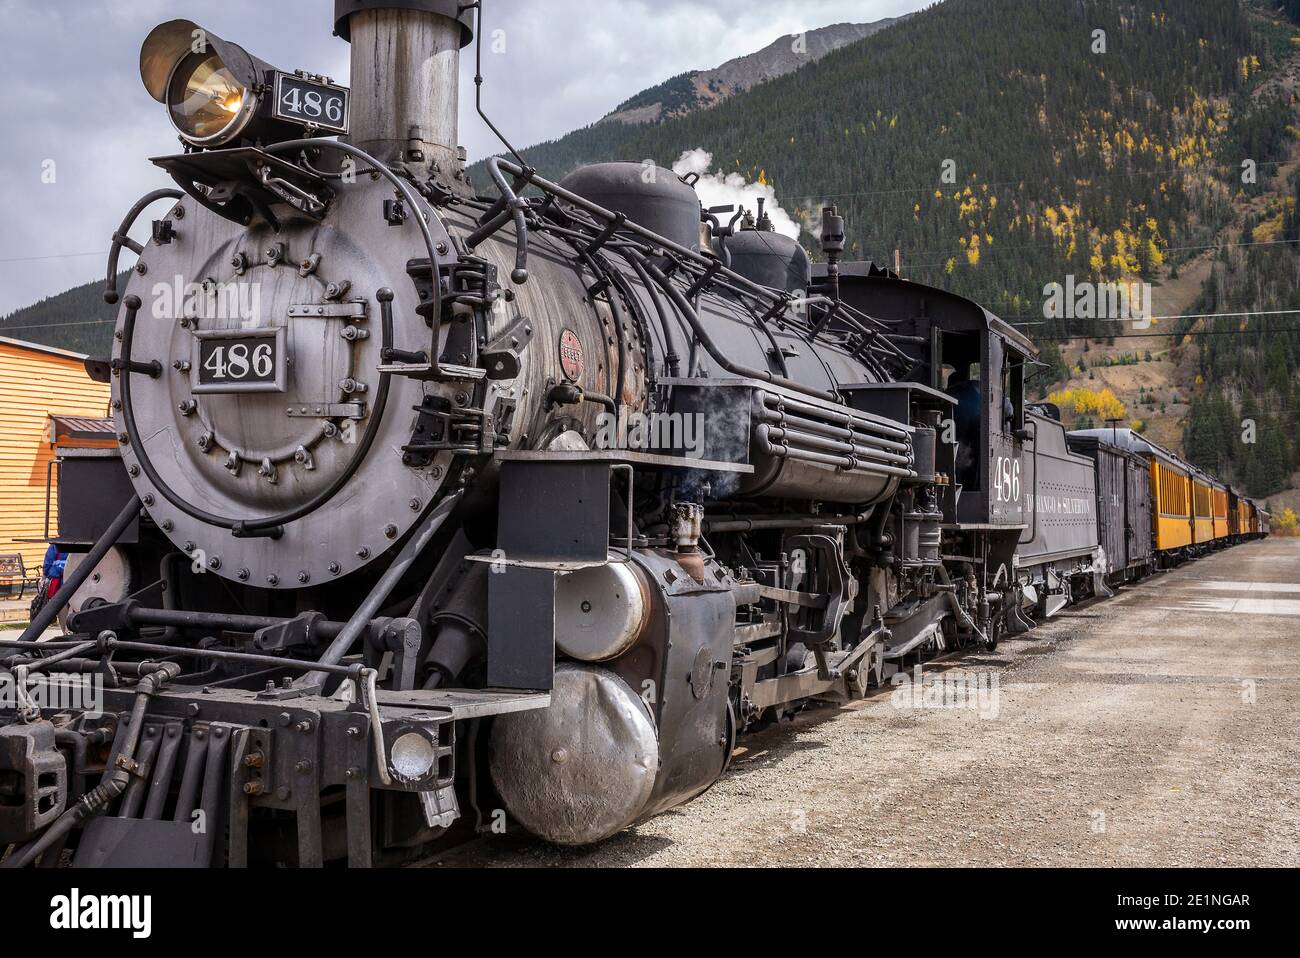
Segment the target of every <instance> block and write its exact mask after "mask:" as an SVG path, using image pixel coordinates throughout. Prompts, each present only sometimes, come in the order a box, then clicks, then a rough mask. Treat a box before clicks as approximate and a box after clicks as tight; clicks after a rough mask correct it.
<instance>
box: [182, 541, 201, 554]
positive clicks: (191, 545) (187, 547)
mask: <svg viewBox="0 0 1300 958" xmlns="http://www.w3.org/2000/svg"><path fill="white" fill-rule="evenodd" d="M196 548H197V546H195V545H194V543H193V542H192V541H190V540H188V539H187V540H186V541H185V545H183V546H181V551H182V552H184V553H185V554H186V555H189V554H190V553H191V552H193V551H194V550H195V549H196Z"/></svg>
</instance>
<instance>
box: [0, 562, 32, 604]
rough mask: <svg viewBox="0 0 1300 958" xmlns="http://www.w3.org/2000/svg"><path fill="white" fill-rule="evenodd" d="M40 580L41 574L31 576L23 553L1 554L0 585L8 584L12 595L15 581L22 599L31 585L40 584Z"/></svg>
mask: <svg viewBox="0 0 1300 958" xmlns="http://www.w3.org/2000/svg"><path fill="white" fill-rule="evenodd" d="M40 581H41V577H40V576H39V575H36V576H31V575H28V574H27V568H26V566H24V565H23V557H22V554H21V553H17V552H15V553H13V554H12V555H0V585H7V586H8V588H9V594H10V595H13V591H14V583H17V584H18V598H20V599H21V598H22V597H23V593H24V592H26V591H27V587H28V586H29V585H30V586H35V585H38V584H39V583H40Z"/></svg>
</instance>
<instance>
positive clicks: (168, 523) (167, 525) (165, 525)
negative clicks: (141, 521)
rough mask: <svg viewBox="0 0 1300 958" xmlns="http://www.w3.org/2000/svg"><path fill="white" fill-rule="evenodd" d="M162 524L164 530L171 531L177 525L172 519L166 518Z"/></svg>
mask: <svg viewBox="0 0 1300 958" xmlns="http://www.w3.org/2000/svg"><path fill="white" fill-rule="evenodd" d="M160 525H162V530H163V532H171V531H172V527H173V526H175V525H176V523H174V522H172V521H171V520H170V519H164V520H163V521H162V522H161V523H160Z"/></svg>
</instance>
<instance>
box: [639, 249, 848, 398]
mask: <svg viewBox="0 0 1300 958" xmlns="http://www.w3.org/2000/svg"><path fill="white" fill-rule="evenodd" d="M628 225H629V226H631V225H633V224H628ZM665 242H667V241H666V240H665ZM641 266H642V268H643V269H644V270H645V271H646V273H647V274H648V275H649V276H650V278H651V279H653V280H654V281H655V283H657V284H658V285H659V286H660V288H662V289H663V291H664V292H665V293H667V294H668V298H669V299H670V300H672V303H673V305H674V306H676V307H677V310H678V312H680V313H681V314H682V316H684V317H685V318H686V321H687V322H688V323H690V325H691V328H692V329H693V330H695V336H696V338H697V339H698V340H699V341H700V345H701V346H703V347H704V349H705V351H706V352H707V353H708V354H709V355H710V356H712V357H713V360H714V362H716V363H717V364H718V365H719V366H721V367H722V368H723V369H725V370H726V371H727V372H729V373H731V374H732V375H735V376H741V377H743V378H745V379H760V380H762V381H763V382H768V383H772V384H774V385H777V386H784V387H785V388H786V389H791V390H793V391H794V392H798V393H803V394H804V395H805V396H811V397H813V398H814V399H826V400H830V401H832V402H834V401H835V399H836V397H835V396H834V395H832V394H830V393H826V392H822V391H821V390H820V389H814V388H813V387H811V386H805V385H804V384H803V383H800V382H795V381H794V380H792V379H782V378H781V377H780V376H777V375H775V374H773V373H771V372H769V371H768V370H766V369H754V368H752V367H750V366H742V365H741V364H740V363H733V362H732V361H731V360H730V359H728V358H727V356H726V354H725V353H723V351H722V350H721V349H719V348H718V345H717V343H715V342H714V341H713V339H712V337H710V336H709V333H708V331H707V330H706V329H705V328H704V325H703V324H702V323H701V322H700V317H699V314H697V313H696V312H695V309H694V307H692V306H691V304H690V302H689V301H688V300H687V299H686V297H685V296H684V295H682V291H681V290H680V289H678V288H677V287H676V286H675V285H674V284H673V283H672V282H671V281H670V280H669V279H668V277H667V276H665V275H664V274H663V272H662V271H661V270H660V269H659V267H657V266H655V265H654V263H651V262H650V261H649V260H647V259H645V258H644V257H641Z"/></svg>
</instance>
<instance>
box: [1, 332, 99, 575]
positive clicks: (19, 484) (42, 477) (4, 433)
mask: <svg viewBox="0 0 1300 958" xmlns="http://www.w3.org/2000/svg"><path fill="white" fill-rule="evenodd" d="M85 358H86V357H84V356H82V355H80V354H79V353H71V352H68V351H67V350H63V349H55V348H53V347H51V346H42V345H39V344H38V343H26V342H23V341H21V340H17V339H7V338H5V337H3V336H0V396H3V397H4V402H3V404H0V555H12V554H13V553H21V554H22V557H23V564H24V565H25V566H26V568H27V570H28V573H29V574H30V575H39V574H40V567H41V559H42V558H43V557H44V556H45V545H44V544H43V543H42V542H41V541H39V540H40V539H41V538H42V536H44V534H45V494H46V476H47V474H48V472H49V463H50V461H51V460H52V459H53V458H54V443H55V440H56V439H57V438H61V437H62V436H64V435H67V434H69V433H70V432H71V433H77V434H80V437H81V438H89V437H88V436H87V435H86V434H87V433H93V432H95V431H96V430H97V428H102V425H100V424H97V423H83V422H76V421H73V422H68V421H67V417H73V418H74V419H82V418H89V419H99V418H100V417H103V416H106V415H107V414H108V397H109V388H108V386H107V385H105V384H104V383H97V382H95V381H94V380H93V379H91V378H90V377H89V376H88V375H86V370H85V367H84V366H83V364H82V363H83V361H84V360H85ZM90 441H92V442H94V441H95V440H93V439H91V440H90ZM100 441H101V442H103V443H104V444H106V445H111V444H112V436H111V434H110V435H108V436H105V437H104V439H102V440H100ZM55 471H56V472H57V470H55ZM52 482H54V483H55V484H57V476H54V477H52ZM57 526H58V523H57V498H55V499H54V500H53V501H52V503H51V517H50V528H51V531H53V530H54V529H56V528H57ZM24 540H36V541H24ZM3 589H4V585H3V584H0V591H2V590H3Z"/></svg>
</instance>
